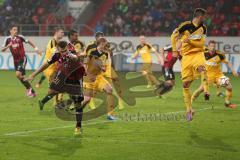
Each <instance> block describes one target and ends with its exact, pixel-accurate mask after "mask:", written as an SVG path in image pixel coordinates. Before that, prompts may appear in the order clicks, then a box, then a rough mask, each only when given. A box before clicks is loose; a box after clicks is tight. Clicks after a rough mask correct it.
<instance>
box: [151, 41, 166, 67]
mask: <svg viewBox="0 0 240 160" xmlns="http://www.w3.org/2000/svg"><path fill="white" fill-rule="evenodd" d="M150 47H151V50H152V51H153V53H154V54H155V55H156V57H157V59H158V63H160V64H162V65H163V62H164V58H162V60H163V62H162V61H161V56H160V54H159V53H158V52H157V50H156V48H154V47H153V46H152V45H150Z"/></svg>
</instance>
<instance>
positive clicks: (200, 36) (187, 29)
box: [171, 21, 207, 56]
mask: <svg viewBox="0 0 240 160" xmlns="http://www.w3.org/2000/svg"><path fill="white" fill-rule="evenodd" d="M206 33H207V27H206V26H205V25H204V24H199V25H196V24H194V23H193V22H192V21H186V22H183V23H181V24H180V25H179V26H178V27H177V28H176V29H175V30H174V31H173V33H172V35H171V43H172V50H173V52H174V51H177V46H176V44H177V39H178V38H180V40H181V42H182V46H181V54H182V56H184V55H188V54H195V53H203V52H204V48H205V46H204V45H205V40H206ZM187 38H188V39H189V42H187V43H185V42H184V40H186V39H187Z"/></svg>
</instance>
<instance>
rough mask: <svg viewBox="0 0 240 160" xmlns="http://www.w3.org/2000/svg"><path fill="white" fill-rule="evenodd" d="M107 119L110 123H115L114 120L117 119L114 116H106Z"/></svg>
mask: <svg viewBox="0 0 240 160" xmlns="http://www.w3.org/2000/svg"><path fill="white" fill-rule="evenodd" d="M107 119H108V120H110V121H115V120H117V118H116V117H114V116H112V115H108V116H107Z"/></svg>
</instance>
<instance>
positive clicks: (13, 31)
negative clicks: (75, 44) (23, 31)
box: [2, 25, 42, 97]
mask: <svg viewBox="0 0 240 160" xmlns="http://www.w3.org/2000/svg"><path fill="white" fill-rule="evenodd" d="M9 32H10V36H8V37H6V39H5V41H4V44H3V47H2V52H5V51H6V50H7V49H10V51H11V53H12V56H13V62H14V68H15V71H16V76H17V78H18V79H19V80H20V82H21V83H22V84H23V85H24V86H25V88H26V90H27V92H26V95H27V96H28V97H35V96H36V93H35V91H34V89H33V88H32V86H31V84H30V83H29V82H28V81H24V76H25V67H26V64H27V57H26V54H25V49H24V44H23V43H28V44H29V45H30V46H32V47H33V48H34V50H35V51H36V52H37V53H38V54H39V55H42V52H41V51H40V50H39V49H38V47H37V46H35V45H34V44H33V42H32V41H30V40H28V39H26V38H25V37H24V36H22V35H18V27H17V26H16V25H13V26H11V27H10V29H9Z"/></svg>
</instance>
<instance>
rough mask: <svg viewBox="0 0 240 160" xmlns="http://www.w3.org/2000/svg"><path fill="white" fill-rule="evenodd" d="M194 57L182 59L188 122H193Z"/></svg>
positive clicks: (184, 97)
mask: <svg viewBox="0 0 240 160" xmlns="http://www.w3.org/2000/svg"><path fill="white" fill-rule="evenodd" d="M192 58H193V57H192V56H189V55H187V56H183V58H182V70H181V76H182V84H183V85H182V87H183V100H184V104H185V107H186V113H187V120H188V121H191V120H192V101H191V97H192V95H191V91H190V86H191V83H192V81H193V80H194V68H193V63H192Z"/></svg>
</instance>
